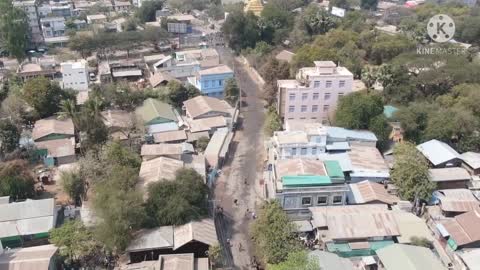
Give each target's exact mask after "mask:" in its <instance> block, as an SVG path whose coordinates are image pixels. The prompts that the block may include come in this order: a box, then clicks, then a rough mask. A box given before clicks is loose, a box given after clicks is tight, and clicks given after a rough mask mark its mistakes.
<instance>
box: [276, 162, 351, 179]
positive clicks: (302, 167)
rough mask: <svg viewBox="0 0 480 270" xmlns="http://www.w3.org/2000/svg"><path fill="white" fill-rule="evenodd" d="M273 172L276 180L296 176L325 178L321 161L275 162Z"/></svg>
mask: <svg viewBox="0 0 480 270" xmlns="http://www.w3.org/2000/svg"><path fill="white" fill-rule="evenodd" d="M275 172H276V175H277V177H278V178H282V177H285V176H296V175H317V176H327V171H326V170H325V166H324V163H323V161H320V160H315V159H301V158H295V159H283V160H277V162H276V163H275ZM342 175H343V173H342Z"/></svg>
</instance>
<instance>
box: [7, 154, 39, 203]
mask: <svg viewBox="0 0 480 270" xmlns="http://www.w3.org/2000/svg"><path fill="white" fill-rule="evenodd" d="M34 185H35V181H34V179H33V175H32V172H31V171H30V170H29V169H28V164H27V162H26V161H24V160H13V161H8V162H3V163H0V196H10V198H11V199H12V200H13V201H16V200H24V199H29V198H33V196H35V188H34Z"/></svg>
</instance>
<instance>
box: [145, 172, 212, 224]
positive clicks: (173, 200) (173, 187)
mask: <svg viewBox="0 0 480 270" xmlns="http://www.w3.org/2000/svg"><path fill="white" fill-rule="evenodd" d="M159 180H160V179H159ZM207 193H208V187H207V185H206V184H205V183H204V180H203V178H202V176H201V175H200V174H198V173H197V172H196V171H195V170H193V169H180V170H178V171H177V172H176V175H175V180H174V181H168V180H166V181H159V182H156V183H152V184H151V185H150V186H149V187H148V199H147V203H146V205H147V207H146V210H147V214H148V216H149V217H150V218H151V221H150V222H151V225H154V226H162V225H181V224H185V223H187V222H189V221H191V220H195V219H199V218H202V217H204V216H205V215H206V214H207V201H206V200H207Z"/></svg>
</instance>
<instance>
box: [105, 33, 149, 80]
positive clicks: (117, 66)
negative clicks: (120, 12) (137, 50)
mask: <svg viewBox="0 0 480 270" xmlns="http://www.w3.org/2000/svg"><path fill="white" fill-rule="evenodd" d="M112 27H113V29H114V31H116V29H117V28H116V25H112ZM110 72H111V75H112V78H113V79H114V80H116V81H118V80H127V81H137V80H139V79H142V78H143V70H142V68H141V67H140V66H139V64H138V63H136V62H135V61H119V62H115V63H110Z"/></svg>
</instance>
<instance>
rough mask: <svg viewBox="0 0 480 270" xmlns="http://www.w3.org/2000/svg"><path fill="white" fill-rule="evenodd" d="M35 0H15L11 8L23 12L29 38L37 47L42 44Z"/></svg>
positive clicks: (37, 2)
mask: <svg viewBox="0 0 480 270" xmlns="http://www.w3.org/2000/svg"><path fill="white" fill-rule="evenodd" d="M39 2H40V1H37V0H26V1H21V0H15V1H13V2H12V4H13V6H14V7H16V8H20V9H22V10H23V11H25V13H26V15H27V19H28V28H29V29H28V30H29V36H30V37H31V41H32V43H34V44H36V45H39V44H41V43H42V42H43V36H42V29H41V28H40V16H39V15H38V4H39Z"/></svg>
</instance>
